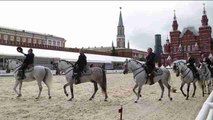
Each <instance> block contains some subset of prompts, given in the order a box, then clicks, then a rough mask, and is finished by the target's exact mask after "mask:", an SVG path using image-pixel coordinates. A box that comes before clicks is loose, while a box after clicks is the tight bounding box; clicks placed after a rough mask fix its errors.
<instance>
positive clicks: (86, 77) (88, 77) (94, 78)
mask: <svg viewBox="0 0 213 120" xmlns="http://www.w3.org/2000/svg"><path fill="white" fill-rule="evenodd" d="M73 68H74V65H73V64H72V63H71V62H69V61H66V60H59V61H58V69H59V70H60V71H62V72H64V74H65V77H66V80H67V83H66V84H65V85H64V93H65V95H66V96H68V93H67V91H66V87H67V86H70V91H71V98H70V99H69V101H72V99H73V98H74V94H73V84H74V83H75V79H74V78H73V77H72V76H73ZM80 81H81V83H85V82H92V83H93V84H94V93H93V95H92V96H91V97H90V99H89V100H92V99H93V98H94V97H95V94H96V92H97V90H98V85H97V84H99V85H100V87H101V88H102V92H103V93H104V94H105V101H107V98H108V96H107V81H106V73H105V71H104V70H103V69H102V68H100V67H92V68H89V69H88V70H87V72H86V73H83V74H82V76H81V77H80Z"/></svg>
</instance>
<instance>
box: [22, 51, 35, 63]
mask: <svg viewBox="0 0 213 120" xmlns="http://www.w3.org/2000/svg"><path fill="white" fill-rule="evenodd" d="M24 55H25V56H26V58H25V59H24V62H23V63H24V64H28V65H29V64H34V54H33V53H29V54H24Z"/></svg>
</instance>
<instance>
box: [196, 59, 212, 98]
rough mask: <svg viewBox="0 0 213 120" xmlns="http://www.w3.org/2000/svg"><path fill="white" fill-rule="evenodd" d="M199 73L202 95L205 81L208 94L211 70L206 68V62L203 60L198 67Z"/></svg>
mask: <svg viewBox="0 0 213 120" xmlns="http://www.w3.org/2000/svg"><path fill="white" fill-rule="evenodd" d="M199 73H200V78H201V80H202V81H201V82H202V84H201V87H202V92H203V96H204V93H205V92H204V91H205V90H206V82H207V90H208V94H210V85H211V80H212V77H211V71H210V70H209V68H208V64H206V63H205V62H203V63H201V66H200V69H199Z"/></svg>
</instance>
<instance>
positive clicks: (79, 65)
mask: <svg viewBox="0 0 213 120" xmlns="http://www.w3.org/2000/svg"><path fill="white" fill-rule="evenodd" d="M79 53H80V55H79V57H78V60H77V62H76V63H75V67H74V75H73V77H76V83H75V84H79V83H80V76H81V72H82V71H83V70H84V67H85V66H86V65H87V57H86V56H85V54H84V50H83V49H80V50H79ZM76 74H77V75H76Z"/></svg>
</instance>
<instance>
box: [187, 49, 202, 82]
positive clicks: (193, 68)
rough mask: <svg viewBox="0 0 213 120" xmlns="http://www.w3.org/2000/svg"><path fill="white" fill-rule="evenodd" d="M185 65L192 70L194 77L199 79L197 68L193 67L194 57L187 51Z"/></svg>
mask: <svg viewBox="0 0 213 120" xmlns="http://www.w3.org/2000/svg"><path fill="white" fill-rule="evenodd" d="M187 57H188V58H187V61H186V64H187V67H188V68H189V69H190V70H191V71H192V73H193V75H194V77H195V78H197V79H198V80H200V76H199V73H198V71H197V69H196V68H195V65H194V64H195V59H194V58H193V57H192V56H191V53H187Z"/></svg>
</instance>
